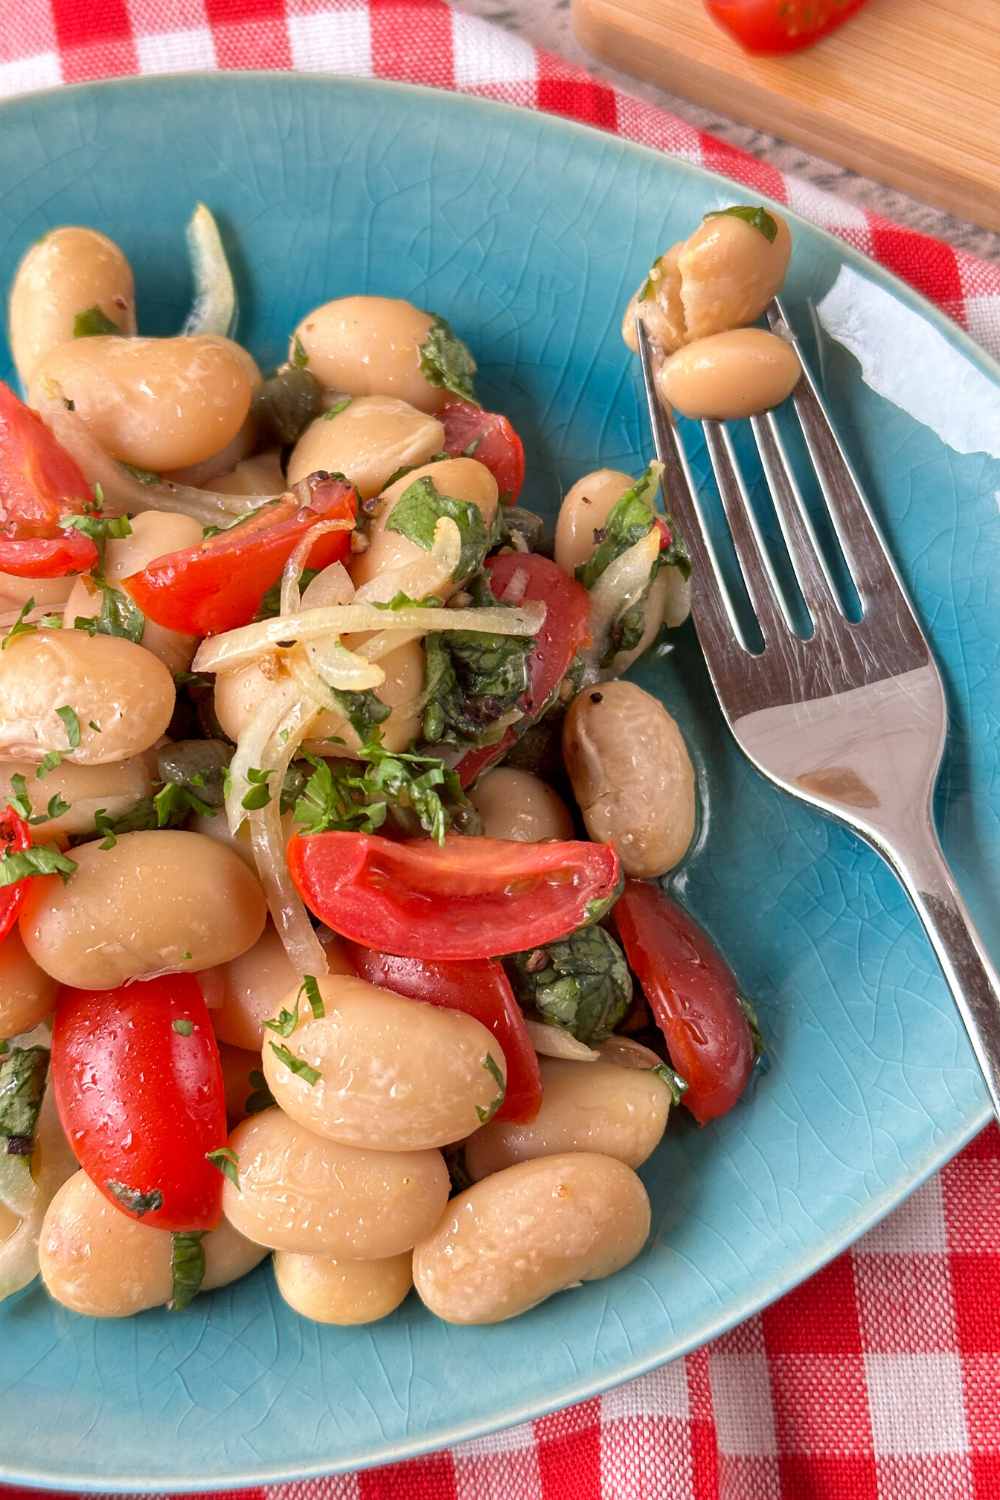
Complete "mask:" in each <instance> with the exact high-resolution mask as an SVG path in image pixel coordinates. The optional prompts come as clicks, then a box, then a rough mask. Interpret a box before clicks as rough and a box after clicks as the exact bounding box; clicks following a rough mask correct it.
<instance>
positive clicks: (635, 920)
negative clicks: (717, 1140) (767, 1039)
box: [614, 880, 754, 1125]
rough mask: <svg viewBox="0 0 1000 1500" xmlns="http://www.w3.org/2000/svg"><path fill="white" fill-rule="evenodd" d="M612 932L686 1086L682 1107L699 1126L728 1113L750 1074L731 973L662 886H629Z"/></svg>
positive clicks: (746, 1033)
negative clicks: (615, 931) (623, 950)
mask: <svg viewBox="0 0 1000 1500" xmlns="http://www.w3.org/2000/svg"><path fill="white" fill-rule="evenodd" d="M614 922H615V926H616V928H617V929H618V936H619V937H620V939H621V942H622V946H623V947H624V949H625V956H626V958H627V959H628V961H629V967H630V968H631V969H632V970H633V972H634V973H635V976H636V978H637V979H638V981H639V983H640V985H641V986H642V992H643V994H644V995H645V997H646V999H647V1001H648V1002H649V1008H650V1010H651V1011H652V1012H653V1019H654V1020H655V1021H656V1024H657V1026H659V1028H660V1030H661V1031H662V1032H663V1035H664V1038H665V1039H666V1043H667V1051H668V1052H669V1053H670V1061H671V1062H672V1063H673V1065H674V1067H675V1068H676V1069H677V1071H678V1073H680V1075H681V1077H682V1078H684V1079H686V1081H687V1085H688V1088H687V1092H686V1093H685V1094H684V1097H683V1100H682V1103H684V1104H686V1105H687V1107H688V1109H689V1110H690V1111H691V1113H692V1114H693V1115H694V1117H695V1119H696V1120H697V1121H698V1123H699V1125H704V1124H706V1123H707V1122H708V1121H709V1120H714V1119H716V1118H717V1117H718V1116H719V1115H724V1114H725V1113H726V1111H727V1110H730V1109H732V1107H733V1105H734V1104H735V1103H736V1101H737V1099H738V1098H739V1097H740V1095H741V1094H742V1092H743V1090H744V1089H745V1088H746V1085H747V1079H748V1078H749V1077H750V1072H751V1069H752V1068H753V1062H754V1053H753V1038H752V1036H751V1034H750V1026H749V1023H748V1021H747V1018H746V1016H745V1015H744V1013H743V1010H742V1007H741V1006H740V999H739V988H738V986H737V983H736V979H735V977H734V975H733V972H732V970H731V969H730V967H729V965H728V964H727V963H726V961H725V959H724V958H723V957H722V955H721V954H720V953H719V951H718V949H717V948H716V947H715V945H714V943H713V942H712V940H711V938H710V937H709V936H708V934H707V933H706V932H704V931H703V930H702V928H700V927H699V926H698V924H697V922H696V921H695V920H694V918H693V917H691V916H689V915H688V913H687V912H686V911H684V909H683V907H680V906H678V905H677V904H676V902H674V901H671V899H670V897H669V896H666V895H664V893H663V891H661V890H660V888H659V886H656V885H648V884H646V883H645V882H644V881H641V880H627V881H626V882H625V889H624V891H623V892H622V895H621V897H620V899H619V901H618V903H617V905H616V906H615V914H614Z"/></svg>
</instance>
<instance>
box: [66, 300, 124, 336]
mask: <svg viewBox="0 0 1000 1500" xmlns="http://www.w3.org/2000/svg"><path fill="white" fill-rule="evenodd" d="M102 333H118V334H120V333H121V329H120V328H119V326H118V324H117V323H113V322H112V321H111V319H110V318H109V317H108V315H107V313H105V312H102V310H101V309H100V308H99V307H98V306H97V304H96V302H95V304H94V306H93V307H88V308H86V309H85V310H84V311H83V312H78V313H77V315H76V317H75V318H74V319H73V337H74V338H75V339H92V338H94V337H95V336H97V335H99V334H102Z"/></svg>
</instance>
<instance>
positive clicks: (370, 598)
mask: <svg viewBox="0 0 1000 1500" xmlns="http://www.w3.org/2000/svg"><path fill="white" fill-rule="evenodd" d="M461 560H462V533H461V532H460V531H459V529H458V526H457V525H456V523H455V522H454V521H453V520H452V519H451V517H450V516H441V517H440V518H439V520H438V522H437V524H436V525H435V527H434V541H433V542H432V544H431V550H430V551H429V552H428V553H426V555H425V556H423V557H418V558H415V559H414V561H413V562H409V563H404V565H403V566H402V567H400V568H390V569H389V570H388V572H385V573H379V574H378V575H377V577H375V578H372V579H370V580H369V582H368V583H363V584H362V585H361V587H360V588H359V589H358V592H357V593H356V594H355V596H354V597H355V599H356V601H357V602H358V604H388V603H389V601H390V600H391V599H395V597H396V595H397V594H405V595H406V597H407V598H408V599H430V598H433V597H435V596H437V595H441V594H443V592H444V590H445V589H446V588H447V587H448V585H449V584H450V583H453V582H454V579H455V575H456V573H457V572H458V569H459V565H460V563H461ZM282 612H284V610H282Z"/></svg>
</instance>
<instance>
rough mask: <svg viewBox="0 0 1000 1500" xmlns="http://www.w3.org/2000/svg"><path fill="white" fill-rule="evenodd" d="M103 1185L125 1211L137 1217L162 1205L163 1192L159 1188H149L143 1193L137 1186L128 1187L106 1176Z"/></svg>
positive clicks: (152, 1211)
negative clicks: (106, 1178)
mask: <svg viewBox="0 0 1000 1500" xmlns="http://www.w3.org/2000/svg"><path fill="white" fill-rule="evenodd" d="M105 1187H106V1188H107V1190H108V1192H109V1193H110V1194H111V1196H112V1197H113V1198H115V1199H116V1200H117V1202H119V1203H120V1204H121V1206H122V1208H124V1209H125V1210H126V1212H127V1213H130V1214H134V1215H135V1216H136V1218H137V1219H141V1218H142V1217H143V1216H144V1215H145V1214H150V1213H155V1212H156V1211H157V1209H160V1208H162V1207H163V1194H162V1193H161V1192H160V1190H159V1188H151V1189H150V1190H149V1192H145V1193H144V1192H141V1191H140V1190H139V1189H138V1188H134V1187H128V1186H127V1185H126V1184H125V1183H124V1182H118V1181H117V1180H116V1179H115V1178H114V1177H109V1178H108V1180H107V1182H106V1183H105Z"/></svg>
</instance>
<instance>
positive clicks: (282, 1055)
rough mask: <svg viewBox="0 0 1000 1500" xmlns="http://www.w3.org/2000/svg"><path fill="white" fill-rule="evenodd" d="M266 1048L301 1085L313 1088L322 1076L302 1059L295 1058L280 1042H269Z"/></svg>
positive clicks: (288, 1048)
mask: <svg viewBox="0 0 1000 1500" xmlns="http://www.w3.org/2000/svg"><path fill="white" fill-rule="evenodd" d="M268 1046H269V1047H270V1049H271V1051H272V1052H273V1053H274V1055H275V1057H276V1058H277V1059H278V1061H279V1062H280V1063H284V1065H285V1067H286V1068H288V1069H290V1071H291V1072H293V1073H294V1074H295V1075H296V1076H297V1077H298V1078H301V1079H302V1081H303V1083H307V1084H308V1085H309V1087H310V1088H315V1086H316V1084H317V1083H319V1081H320V1078H321V1077H322V1076H323V1075H322V1074H321V1073H320V1072H318V1071H317V1069H316V1068H314V1067H312V1066H311V1065H310V1064H309V1063H307V1062H306V1060H305V1058H304V1057H297V1056H296V1055H295V1053H294V1052H293V1051H292V1050H291V1048H290V1047H286V1046H284V1045H283V1044H282V1043H280V1042H269V1043H268Z"/></svg>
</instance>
